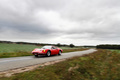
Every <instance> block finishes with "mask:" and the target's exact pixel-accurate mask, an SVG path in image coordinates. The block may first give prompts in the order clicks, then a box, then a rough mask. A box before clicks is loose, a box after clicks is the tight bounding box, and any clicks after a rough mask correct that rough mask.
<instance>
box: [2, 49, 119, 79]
mask: <svg viewBox="0 0 120 80" xmlns="http://www.w3.org/2000/svg"><path fill="white" fill-rule="evenodd" d="M119 67H120V53H116V52H114V51H108V50H98V51H97V52H95V53H92V54H88V55H84V56H82V57H74V58H72V59H68V60H66V61H63V62H60V63H57V64H54V65H49V66H45V67H42V66H40V67H39V68H37V69H36V70H33V71H28V72H24V73H20V74H16V75H14V76H11V77H10V78H0V79H1V80H120V68H119Z"/></svg>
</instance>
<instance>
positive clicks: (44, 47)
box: [41, 46, 51, 49]
mask: <svg viewBox="0 0 120 80" xmlns="http://www.w3.org/2000/svg"><path fill="white" fill-rule="evenodd" d="M41 49H51V46H43V47H42V48H41Z"/></svg>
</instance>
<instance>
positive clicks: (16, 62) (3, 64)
mask: <svg viewBox="0 0 120 80" xmlns="http://www.w3.org/2000/svg"><path fill="white" fill-rule="evenodd" d="M95 51H97V50H95V49H89V50H84V51H76V52H69V53H63V54H62V55H61V56H50V57H43V56H41V57H38V58H35V57H34V56H27V57H14V58H1V59H0V71H6V70H10V69H15V68H21V67H25V66H30V65H35V64H41V63H45V62H49V61H55V60H59V59H65V58H70V57H74V56H81V55H84V54H89V53H93V52H95Z"/></svg>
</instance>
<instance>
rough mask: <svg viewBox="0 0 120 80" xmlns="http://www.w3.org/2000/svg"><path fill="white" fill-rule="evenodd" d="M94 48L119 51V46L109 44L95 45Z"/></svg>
mask: <svg viewBox="0 0 120 80" xmlns="http://www.w3.org/2000/svg"><path fill="white" fill-rule="evenodd" d="M96 48H98V49H120V45H112V44H111V45H110V44H106V45H97V46H96Z"/></svg>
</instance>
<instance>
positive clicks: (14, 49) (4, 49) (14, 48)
mask: <svg viewBox="0 0 120 80" xmlns="http://www.w3.org/2000/svg"><path fill="white" fill-rule="evenodd" d="M41 47H42V46H36V45H26V44H6V43H0V58H6V57H18V56H30V55H32V54H31V51H32V50H33V49H35V48H41ZM60 48H61V49H63V50H64V52H71V51H81V50H84V49H82V48H76V47H74V48H71V47H60Z"/></svg>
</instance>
